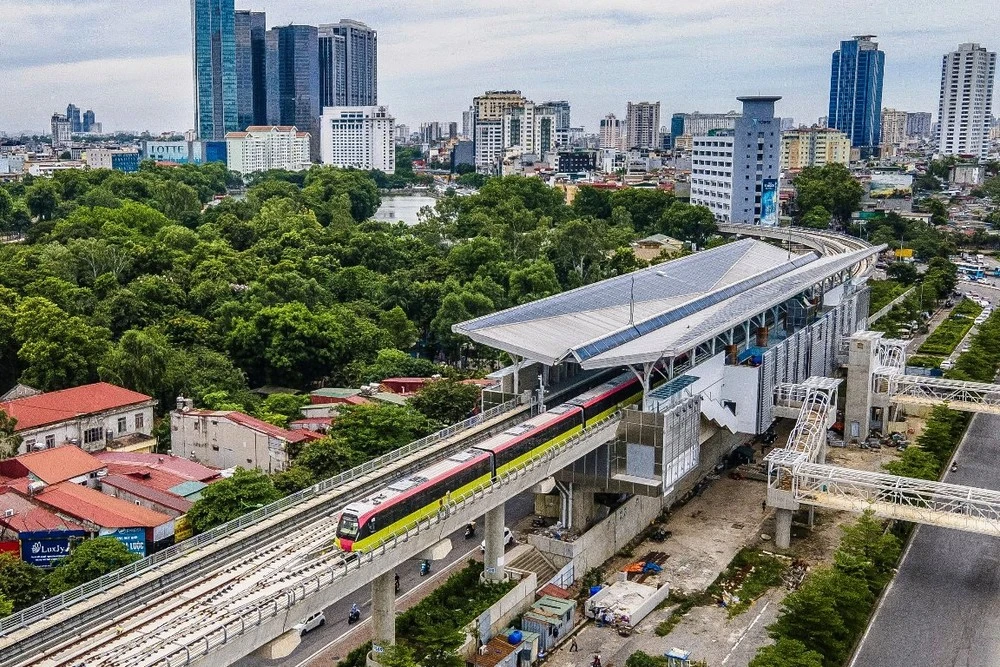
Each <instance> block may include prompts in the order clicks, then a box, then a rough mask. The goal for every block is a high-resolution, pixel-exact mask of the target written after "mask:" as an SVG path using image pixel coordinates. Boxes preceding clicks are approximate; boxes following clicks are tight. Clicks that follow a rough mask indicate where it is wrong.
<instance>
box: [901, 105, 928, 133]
mask: <svg viewBox="0 0 1000 667" xmlns="http://www.w3.org/2000/svg"><path fill="white" fill-rule="evenodd" d="M906 136H908V137H929V136H931V113H930V112H929V111H916V112H912V113H907V114H906Z"/></svg>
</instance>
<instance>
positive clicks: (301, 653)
mask: <svg viewBox="0 0 1000 667" xmlns="http://www.w3.org/2000/svg"><path fill="white" fill-rule="evenodd" d="M534 509H535V496H534V494H533V493H530V492H526V493H522V494H521V495H519V496H517V497H515V498H512V499H511V500H509V501H507V512H506V513H507V525H508V526H511V527H513V526H514V524H515V523H516V522H517V521H518V520H520V519H523V518H524V517H526V516H528V515H529V514H532V513H533V512H534ZM482 530H483V522H482V520H480V521H479V523H478V526H477V530H476V537H475V539H474V540H466V539H464V535H463V531H462V530H458V531H455V532H454V533H453V534H452V535H451V543H452V546H453V548H452V550H451V552H450V553H449V554H448V556H447V557H445V558H443V559H442V560H439V561H434V563H433V564H432V566H431V567H432V572H431V573H432V574H434V573H436V572H439V571H440V570H442V569H443V568H445V567H446V566H447V565H449V564H450V563H454V562H455V561H457V560H459V559H461V560H467V559H468V557H469V551H470V550H476V549H478V547H479V544H480V542H482V539H483V538H482ZM419 567H420V562H419V561H417V560H408V561H404V562H403V563H402V564H400V566H399V567H398V568H396V571H397V572H398V573H399V584H400V586H399V588H400V595H405V594H406V593H407V591H410V590H412V589H413V588H415V587H417V586H419V585H420V584H422V583H424V582H426V581H427V578H426V577H421V576H420V572H419ZM436 583H443V580H438V581H437V582H436ZM432 590H434V586H433V585H428V586H424V587H423V588H422V589H421V591H422V594H420V595H419V596H418V600H419V599H422V598H423V597H424V596H425V595H427V594H429V593H430V592H431V591H432ZM355 602H357V603H358V605H359V606H361V618H362V620H364V619H367V618H369V617H370V616H371V587H370V586H364V587H362V588H361V589H359V590H358V591H356V592H355V593H354V594H353V595H351V596H348V597H346V598H344V599H343V600H341V601H340V602H337V603H336V604H333V605H331V606H329V607H327V608H326V609H325V610H324V613H325V614H326V625H325V626H323V627H320V628H317V629H316V630H313V631H312V632H310V633H308V634H307V635H305V636H304V637H303V638H302V643H301V644H300V645H299V647H298V648H297V649H295V651H294V652H293V653H292V654H291V655H290V656H288V657H287V658H285V659H284V660H264V659H262V658H259V657H257V656H254V655H250V656H247V657H246V658H243V659H242V660H240V661H239V662H236V663H234V665H236V666H237V667H304V666H305V665H307V664H310V662H309V661H308V660H307V658H309V657H310V656H312V655H314V654H316V653H317V652H319V651H321V650H322V649H323V648H324V647H326V646H328V645H331V644H333V643H343V639H344V637H343V635H345V634H346V633H347V632H348V631H349V630H352V631H357V628H358V626H348V624H347V612H348V611H349V610H350V608H351V605H352V604H353V603H355ZM357 643H358V644H361V643H363V642H357Z"/></svg>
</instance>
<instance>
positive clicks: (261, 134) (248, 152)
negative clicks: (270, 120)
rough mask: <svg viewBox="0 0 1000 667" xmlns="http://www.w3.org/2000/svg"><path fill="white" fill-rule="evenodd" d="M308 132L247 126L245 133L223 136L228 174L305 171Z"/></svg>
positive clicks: (288, 128)
mask: <svg viewBox="0 0 1000 667" xmlns="http://www.w3.org/2000/svg"><path fill="white" fill-rule="evenodd" d="M310 139H311V137H310V136H309V133H308V132H299V131H298V129H297V128H295V127H287V126H277V125H251V126H250V127H248V128H247V129H246V132H227V133H226V160H227V163H228V166H229V169H230V171H235V172H238V173H240V174H244V175H246V174H254V173H257V172H260V171H268V170H270V169H285V170H287V171H302V170H304V169H308V168H309V167H310V166H311V164H312V162H311V160H310V159H309V141H310Z"/></svg>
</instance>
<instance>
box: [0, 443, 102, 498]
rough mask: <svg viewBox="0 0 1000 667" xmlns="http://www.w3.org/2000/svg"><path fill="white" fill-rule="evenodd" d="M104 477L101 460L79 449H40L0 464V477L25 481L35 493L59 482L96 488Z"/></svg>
mask: <svg viewBox="0 0 1000 667" xmlns="http://www.w3.org/2000/svg"><path fill="white" fill-rule="evenodd" d="M107 474H108V468H107V466H106V465H105V464H104V462H103V461H101V460H100V459H98V458H97V457H95V456H91V455H90V454H88V453H87V452H85V451H83V450H82V449H80V448H78V447H56V448H55V449H43V450H41V451H38V452H31V453H29V454H21V455H20V456H16V457H14V458H12V459H5V460H3V461H0V475H2V476H3V477H5V478H6V479H7V480H10V481H14V480H18V479H26V480H27V482H26V484H27V486H28V487H30V488H31V489H32V490H35V491H38V490H41V489H44V488H45V487H46V486H52V485H53V484H59V483H60V482H70V483H71V484H79V485H81V486H87V487H90V488H95V487H97V485H98V483H99V482H100V479H101V478H102V477H104V476H106V475H107Z"/></svg>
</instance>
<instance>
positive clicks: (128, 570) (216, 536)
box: [0, 398, 520, 637]
mask: <svg viewBox="0 0 1000 667" xmlns="http://www.w3.org/2000/svg"><path fill="white" fill-rule="evenodd" d="M519 403H520V399H518V398H515V399H512V400H510V401H507V402H506V403H502V404H501V405H497V406H494V407H492V408H490V409H489V410H486V411H484V412H481V413H480V414H478V415H475V416H473V417H470V418H468V419H466V420H464V421H461V422H459V423H457V424H452V425H451V426H449V427H447V428H444V429H441V430H440V431H437V432H436V433H431V434H430V435H427V436H424V437H423V438H420V439H419V440H415V441H413V442H411V443H409V444H408V445H404V446H403V447H400V448H399V449H396V450H394V451H392V452H389V453H388V454H383V455H382V456H379V457H377V458H374V459H372V460H370V461H366V462H365V463H362V464H361V465H359V466H355V467H354V468H351V469H350V470H348V471H345V472H343V473H341V474H339V475H337V476H335V477H331V478H329V479H325V480H323V481H321V482H317V483H316V484H314V485H313V486H310V487H309V488H306V489H303V490H301V491H298V492H296V493H293V494H291V495H289V496H285V497H284V498H282V499H280V500H277V501H275V502H273V503H271V504H269V505H266V506H264V507H261V508H260V509H256V510H254V511H253V512H250V513H249V514H244V515H243V516H241V517H239V518H238V519H234V520H232V521H230V522H229V523H224V524H222V525H221V526H216V527H215V528H213V529H212V530H209V531H207V532H204V533H201V534H199V535H195V536H194V537H191V538H189V539H186V540H184V541H183V542H180V543H178V544H175V545H173V546H171V547H168V548H166V549H164V550H162V551H158V552H156V553H155V554H153V555H151V556H147V557H146V558H143V559H142V560H138V561H136V562H134V563H132V564H130V565H126V566H125V567H123V568H121V569H118V570H115V571H114V572H110V573H108V574H106V575H104V576H101V577H98V578H97V579H94V580H93V581H88V582H87V583H85V584H83V585H81V586H77V587H76V588H72V589H70V590H68V591H66V592H65V593H61V594H59V595H56V596H53V597H51V598H48V599H46V600H43V601H42V602H39V603H38V604H35V605H32V606H31V607H27V608H25V609H22V610H21V611H19V612H17V613H14V614H11V615H10V616H7V617H5V618H2V619H0V637H2V636H4V635H5V634H7V633H9V632H11V631H12V630H16V629H18V628H22V627H27V626H28V625H30V624H31V623H33V622H35V621H41V620H44V619H46V618H48V617H49V616H50V615H51V614H52V613H54V612H56V611H59V610H62V609H65V608H67V607H69V606H70V605H71V604H74V603H76V602H79V601H81V600H85V599H87V598H89V597H91V596H94V595H97V594H100V593H103V592H105V591H107V590H109V589H111V588H114V587H115V586H117V585H119V584H121V583H123V582H125V581H127V580H128V579H131V578H133V577H135V576H138V575H141V574H143V573H145V572H148V571H150V570H154V569H156V568H158V567H162V566H163V565H164V564H165V563H167V562H168V561H171V560H173V559H175V558H180V557H182V556H185V555H187V554H190V553H192V552H194V551H197V550H198V549H201V548H202V547H204V546H206V545H208V544H211V543H212V542H215V541H216V540H220V539H223V538H225V537H228V536H230V535H232V534H234V533H236V532H239V531H240V530H243V529H244V528H246V527H248V526H251V525H253V524H256V523H258V522H260V521H262V520H265V519H268V518H271V517H273V516H276V515H278V514H280V513H281V512H283V511H285V510H287V509H289V508H291V507H294V506H296V505H299V504H301V503H303V502H305V501H307V500H310V499H312V498H315V497H316V496H319V495H321V494H323V493H325V492H327V491H329V490H331V489H334V488H336V487H338V486H340V485H342V484H345V483H348V482H350V481H353V480H355V479H357V478H359V477H363V476H364V475H367V474H369V473H371V472H373V471H375V470H378V469H380V468H381V467H383V466H385V465H386V464H388V463H392V462H393V461H396V460H398V459H401V458H403V457H405V456H408V455H410V454H412V453H414V452H416V451H419V450H421V449H423V448H424V447H427V446H429V445H431V444H434V443H436V442H440V441H441V440H444V439H446V438H448V437H450V436H452V435H455V434H456V433H459V432H461V431H464V430H467V429H469V428H472V427H474V426H478V425H479V424H481V423H483V422H485V421H489V420H490V419H492V418H494V417H497V416H499V415H501V414H503V413H505V412H508V411H510V410H513V409H514V408H516V407H517V406H518V404H519Z"/></svg>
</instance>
